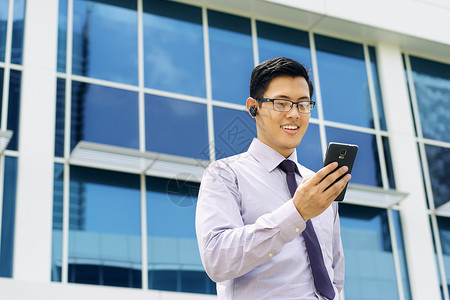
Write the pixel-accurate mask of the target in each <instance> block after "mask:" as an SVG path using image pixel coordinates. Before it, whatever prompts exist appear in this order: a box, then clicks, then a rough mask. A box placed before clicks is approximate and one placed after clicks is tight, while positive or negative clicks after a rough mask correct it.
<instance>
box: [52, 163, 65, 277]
mask: <svg viewBox="0 0 450 300" xmlns="http://www.w3.org/2000/svg"><path fill="white" fill-rule="evenodd" d="M63 194H64V165H62V164H55V166H54V175H53V231H52V271H51V272H52V273H51V277H52V281H61V275H62V274H61V268H62V230H63Z"/></svg>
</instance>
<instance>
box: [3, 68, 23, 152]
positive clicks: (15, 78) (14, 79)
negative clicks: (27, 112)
mask: <svg viewBox="0 0 450 300" xmlns="http://www.w3.org/2000/svg"><path fill="white" fill-rule="evenodd" d="M21 79H22V73H21V72H20V71H16V70H11V71H10V74H9V104H8V122H7V123H8V124H7V128H8V129H9V130H11V131H12V132H13V133H14V134H13V136H12V138H11V140H10V141H9V144H8V147H7V148H6V149H9V150H17V146H18V142H19V113H20V111H19V110H20V83H21Z"/></svg>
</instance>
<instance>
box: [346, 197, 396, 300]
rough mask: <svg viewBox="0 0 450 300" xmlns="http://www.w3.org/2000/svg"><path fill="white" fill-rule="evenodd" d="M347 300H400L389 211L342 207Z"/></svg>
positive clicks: (354, 206)
mask: <svg viewBox="0 0 450 300" xmlns="http://www.w3.org/2000/svg"><path fill="white" fill-rule="evenodd" d="M339 214H340V220H341V235H342V244H343V247H344V253H345V273H346V274H345V298H346V299H347V298H348V299H398V287H397V282H396V277H395V268H394V256H393V250H392V244H391V233H390V231H389V221H388V216H387V211H386V210H384V209H378V208H370V207H362V206H356V205H348V204H344V203H342V204H340V205H339Z"/></svg>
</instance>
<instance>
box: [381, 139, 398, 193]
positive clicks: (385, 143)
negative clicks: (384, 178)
mask: <svg viewBox="0 0 450 300" xmlns="http://www.w3.org/2000/svg"><path fill="white" fill-rule="evenodd" d="M381 139H382V141H383V151H384V157H385V160H386V171H387V175H388V182H389V188H390V189H395V177H394V168H393V166H392V157H391V148H390V147H389V138H388V137H385V136H383V137H381Z"/></svg>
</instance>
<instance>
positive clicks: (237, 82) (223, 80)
mask: <svg viewBox="0 0 450 300" xmlns="http://www.w3.org/2000/svg"><path fill="white" fill-rule="evenodd" d="M208 25H209V42H210V45H209V47H210V53H211V81H212V97H213V99H215V100H221V101H227V102H232V103H236V104H242V105H245V100H246V99H247V97H248V94H249V91H248V86H249V83H250V74H251V72H252V70H253V66H254V63H253V50H252V37H251V27H250V20H249V19H246V18H242V17H238V16H234V15H229V14H225V13H221V12H216V11H211V10H210V11H208Z"/></svg>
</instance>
